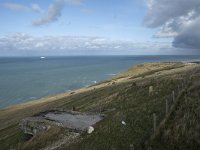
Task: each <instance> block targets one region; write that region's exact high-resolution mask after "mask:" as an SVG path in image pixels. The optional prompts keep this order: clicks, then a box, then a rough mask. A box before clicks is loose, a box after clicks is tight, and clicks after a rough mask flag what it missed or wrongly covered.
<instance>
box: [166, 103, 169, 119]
mask: <svg viewBox="0 0 200 150" xmlns="http://www.w3.org/2000/svg"><path fill="white" fill-rule="evenodd" d="M165 111H166V116H167V114H168V111H169V103H168V99H166V107H165Z"/></svg>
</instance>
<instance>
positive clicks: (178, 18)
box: [0, 0, 200, 56]
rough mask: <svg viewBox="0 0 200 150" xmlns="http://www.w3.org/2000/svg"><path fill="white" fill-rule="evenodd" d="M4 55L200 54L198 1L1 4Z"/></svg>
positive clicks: (18, 0) (15, 0)
mask: <svg viewBox="0 0 200 150" xmlns="http://www.w3.org/2000/svg"><path fill="white" fill-rule="evenodd" d="M0 19H1V21H0V56H40V55H45V56H54V55H55V56H64V55H181V54H182V55H189V54H192V55H193V54H195V55H196V54H198V55H199V54H200V51H199V50H200V30H199V26H200V1H199V0H189V1H188V0H173V1H172V0H123V1H122V0H29V1H27V0H1V1H0Z"/></svg>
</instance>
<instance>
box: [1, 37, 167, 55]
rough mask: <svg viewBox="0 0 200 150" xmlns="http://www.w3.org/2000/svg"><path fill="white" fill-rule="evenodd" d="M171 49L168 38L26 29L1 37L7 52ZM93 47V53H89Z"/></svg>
mask: <svg viewBox="0 0 200 150" xmlns="http://www.w3.org/2000/svg"><path fill="white" fill-rule="evenodd" d="M161 49H162V50H164V49H166V50H167V49H171V44H170V43H165V42H136V41H123V40H111V39H108V38H104V37H87V36H44V37H35V36H31V35H28V34H24V33H18V34H15V35H9V36H1V37H0V54H1V55H6V54H10V53H13V55H24V53H26V54H27V53H28V54H29V55H35V54H41V55H42V54H46V55H57V54H62V55H68V54H69V55H70V54H85V55H89V54H90V53H92V54H99V53H103V54H130V53H131V54H138V53H139V54H142V53H144V52H145V54H149V53H151V52H158V51H160V50H161ZM88 51H89V53H88Z"/></svg>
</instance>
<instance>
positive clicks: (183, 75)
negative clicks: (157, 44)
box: [0, 63, 200, 150]
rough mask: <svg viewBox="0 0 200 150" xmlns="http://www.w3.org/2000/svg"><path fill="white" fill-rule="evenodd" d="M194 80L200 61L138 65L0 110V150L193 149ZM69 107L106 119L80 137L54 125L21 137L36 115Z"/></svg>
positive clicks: (197, 131)
mask: <svg viewBox="0 0 200 150" xmlns="http://www.w3.org/2000/svg"><path fill="white" fill-rule="evenodd" d="M199 79H200V65H199V64H183V63H150V64H143V65H138V66H136V67H134V68H131V69H129V70H128V71H127V72H125V73H121V74H119V75H117V76H115V77H113V78H112V79H110V80H108V81H106V82H102V83H100V84H96V85H94V86H91V87H89V88H88V89H87V90H83V92H78V91H76V92H75V94H74V93H73V94H68V95H67V96H63V97H59V96H58V97H59V98H57V99H55V100H51V101H43V102H33V103H29V104H23V105H18V106H13V107H10V108H7V109H3V110H0V122H1V124H0V145H1V147H0V149H4V150H5V149H45V148H47V149H75V150H76V149H77V150H78V149H86V150H88V149H95V150H98V149H99V150H101V149H115V150H117V149H119V150H121V149H198V148H200V124H199V121H200V115H199V114H200V107H199V103H200V94H199V93H200V92H199V90H200V82H199V81H200V80H199ZM150 87H151V88H152V89H153V90H152V91H150ZM173 92H174V99H173V94H172V93H173ZM166 103H167V104H166ZM73 107H75V108H76V110H77V111H82V112H85V111H86V112H100V113H102V114H106V116H107V117H106V118H105V119H104V120H102V121H100V122H99V123H97V124H96V125H95V126H94V128H95V131H94V132H93V133H92V134H87V133H83V134H82V135H81V136H79V137H75V136H71V135H69V131H65V130H63V129H60V128H58V127H54V128H52V129H51V130H50V131H48V132H47V133H45V134H42V135H40V136H36V137H33V138H32V139H31V140H29V141H26V140H25V137H24V135H23V133H22V131H21V130H20V129H19V127H18V123H19V121H20V120H21V119H23V118H25V117H27V116H32V115H34V114H35V113H38V112H41V111H45V110H50V109H68V110H71V109H72V108H73ZM166 107H167V110H166ZM155 116H156V119H155ZM122 122H125V124H124V123H122ZM155 123H156V124H155ZM55 137H56V138H55ZM63 141H64V142H63ZM69 141H70V142H69ZM169 143H170V144H169ZM55 145H59V146H55Z"/></svg>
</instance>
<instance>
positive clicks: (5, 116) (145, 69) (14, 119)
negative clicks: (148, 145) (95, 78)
mask: <svg viewBox="0 0 200 150" xmlns="http://www.w3.org/2000/svg"><path fill="white" fill-rule="evenodd" d="M199 69H200V64H199V63H182V62H162V63H161V62H158V63H144V64H139V65H136V66H134V67H132V68H130V69H128V70H127V71H125V72H122V73H120V74H118V75H116V76H114V77H113V78H112V79H111V80H109V81H108V80H107V81H102V82H100V83H97V84H94V85H91V86H89V87H83V88H80V89H76V90H73V91H70V92H65V93H60V94H56V95H51V96H47V97H43V98H41V99H38V100H33V101H29V102H26V103H22V104H17V105H13V106H10V107H8V108H5V109H1V110H0V122H1V124H0V133H1V134H0V142H2V143H4V144H3V146H4V147H5V148H8V147H16V144H19V141H18V140H19V139H20V138H21V137H22V131H21V130H20V128H19V123H20V122H21V121H22V120H23V119H25V118H27V117H31V116H34V115H36V114H38V113H41V112H46V111H50V110H60V111H68V110H69V111H70V110H73V108H75V109H76V111H78V112H98V113H103V114H106V115H108V118H110V119H111V118H112V117H117V118H118V119H120V118H121V117H120V111H122V112H123V113H126V109H122V110H121V108H122V107H128V108H130V110H132V109H135V110H134V111H133V112H137V115H136V116H135V118H134V120H135V119H142V118H143V113H142V112H143V111H147V113H148V114H149V115H152V114H151V112H152V111H155V110H154V109H160V108H161V107H160V105H161V104H162V103H163V104H164V103H165V98H166V96H168V95H169V93H171V90H172V89H173V90H174V89H177V83H178V82H179V81H180V79H181V81H182V80H184V81H186V80H189V79H192V78H193V77H194V78H195V76H198V74H195V72H196V71H197V70H199ZM191 81H192V80H191ZM166 83H167V84H166ZM152 84H153V86H155V88H156V87H157V88H159V89H160V87H162V88H163V90H164V93H163V92H161V93H157V92H156V93H157V94H159V98H158V97H157V94H156V93H155V94H156V95H154V96H151V95H149V92H148V91H149V90H148V89H149V86H150V85H152ZM169 87H170V88H169ZM138 91H140V93H139V94H137V92H138ZM157 91H158V90H157ZM129 94H132V96H131V97H130V98H128V99H126V100H128V102H129V103H131V105H125V104H129V103H127V102H126V103H124V102H125V101H124V99H123V98H124V97H125V98H126V97H127V96H129ZM135 96H137V97H135ZM149 96H150V97H151V98H153V99H152V100H150V99H149ZM154 98H155V99H154ZM157 98H158V99H159V101H157V102H158V103H155V100H156V99H157ZM133 99H134V101H133ZM158 99H157V100H158ZM160 100H161V101H162V103H160V102H161V101H160ZM143 101H144V103H143ZM141 102H142V103H141ZM147 104H148V106H151V107H150V108H149V109H152V110H151V111H149V110H148V109H145V107H143V106H146V105H147ZM155 105H156V107H155ZM138 106H139V107H138ZM110 110H114V112H110ZM124 111H125V112H124ZM131 112H132V111H131ZM127 113H128V112H127ZM113 114H114V116H113ZM132 115H134V113H131V116H132ZM145 118H146V117H144V118H143V119H145ZM143 122H146V121H144V120H143ZM150 122H151V121H150ZM119 123H120V122H119ZM102 124H104V126H107V125H109V124H110V122H109V120H108V119H106V120H105V121H103V122H102ZM114 125H115V124H113V126H114ZM95 128H97V129H99V130H101V129H104V128H100V127H98V125H97V126H96V127H95ZM142 129H143V127H142ZM145 129H146V128H145ZM116 131H117V130H116ZM97 132H99V131H97ZM51 133H52V132H49V133H47V135H48V134H51ZM102 133H104V130H103V131H102ZM127 133H128V132H127ZM57 134H59V135H60V133H57ZM131 135H132V134H131ZM140 136H142V137H143V136H144V134H142V135H140ZM47 137H51V135H48V136H47ZM53 137H54V136H53ZM94 138H95V137H94ZM61 139H62V138H61ZM138 139H140V138H138ZM42 140H44V141H48V140H47V139H42ZM56 140H58V139H56ZM11 141H13V143H11ZM39 141H41V140H39ZM21 142H22V143H24V142H25V143H24V144H26V141H23V140H22V141H21ZM30 142H31V141H30ZM54 142H55V141H54ZM58 142H59V140H58ZM89 142H92V141H90V140H89ZM33 143H34V142H33ZM27 144H28V143H27ZM10 145H11V146H10ZM89 145H90V144H89ZM30 146H31V145H30Z"/></svg>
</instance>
